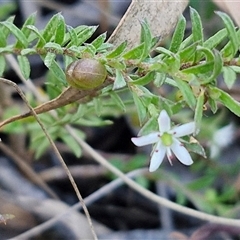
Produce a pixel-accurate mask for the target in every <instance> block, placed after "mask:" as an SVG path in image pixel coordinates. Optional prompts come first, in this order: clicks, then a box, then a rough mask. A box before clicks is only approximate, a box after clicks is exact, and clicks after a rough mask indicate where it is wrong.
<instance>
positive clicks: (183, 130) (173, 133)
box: [132, 110, 196, 172]
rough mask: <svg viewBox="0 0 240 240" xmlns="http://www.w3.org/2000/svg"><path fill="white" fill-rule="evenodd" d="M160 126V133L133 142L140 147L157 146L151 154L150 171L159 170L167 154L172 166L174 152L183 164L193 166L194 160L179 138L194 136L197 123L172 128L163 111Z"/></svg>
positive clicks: (136, 138) (135, 138)
mask: <svg viewBox="0 0 240 240" xmlns="http://www.w3.org/2000/svg"><path fill="white" fill-rule="evenodd" d="M158 126H159V131H158V132H153V133H150V134H148V135H146V136H142V137H134V138H132V142H133V143H134V144H135V145H136V146H138V147H141V146H145V145H149V144H155V145H154V148H153V151H152V153H151V160H150V166H149V171H150V172H153V171H156V170H157V169H158V167H159V166H160V164H161V163H162V161H163V159H164V156H165V154H167V158H168V160H169V162H170V164H171V165H172V159H173V154H172V152H173V153H174V155H175V156H176V157H177V158H178V160H179V161H180V162H181V163H183V164H185V165H191V164H192V163H193V160H192V158H191V156H190V154H189V153H188V151H187V149H186V148H185V147H184V146H183V144H182V143H181V142H180V141H179V139H178V138H180V137H183V136H186V135H189V134H192V133H193V132H194V131H195V127H196V126H195V123H194V122H190V123H186V124H183V125H181V126H175V127H173V128H171V120H170V118H169V116H168V114H167V112H166V111H165V110H162V111H161V112H160V114H159V117H158Z"/></svg>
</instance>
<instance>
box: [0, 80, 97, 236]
mask: <svg viewBox="0 0 240 240" xmlns="http://www.w3.org/2000/svg"><path fill="white" fill-rule="evenodd" d="M0 81H1V82H3V83H6V84H8V85H11V86H12V87H14V88H15V89H16V91H17V92H18V94H19V95H20V97H21V98H22V100H23V101H24V102H25V103H26V105H27V106H28V108H29V109H30V111H31V112H32V115H33V116H34V117H35V119H36V121H37V122H38V124H39V126H40V127H41V129H42V131H43V132H44V134H45V135H46V137H47V139H48V141H49V142H50V145H51V146H52V148H53V151H54V153H55V154H56V156H57V158H58V159H59V161H60V162H61V164H62V166H63V168H64V170H65V171H66V173H67V175H68V178H69V180H70V182H71V184H72V186H73V189H74V191H75V193H76V195H77V197H78V199H79V201H80V203H81V204H82V207H83V210H84V212H85V214H86V217H87V219H88V223H89V225H90V228H91V231H92V234H93V237H94V239H95V240H97V239H98V238H97V235H96V233H95V231H94V227H93V224H92V220H91V217H90V214H89V212H88V209H87V207H86V205H85V203H84V201H83V198H82V196H81V193H80V191H79V190H78V187H77V184H76V182H75V180H74V178H73V177H72V174H71V172H70V171H69V169H68V167H67V165H66V163H65V162H64V159H63V158H62V156H61V154H60V152H59V151H58V149H57V147H56V145H55V143H54V142H53V140H52V138H51V137H50V135H49V134H48V132H47V129H46V128H45V126H44V125H43V124H42V122H41V121H40V119H39V117H38V116H37V114H36V112H35V111H34V109H33V108H32V106H31V105H30V104H29V102H28V101H27V99H26V97H25V95H24V93H23V92H22V90H21V89H20V88H19V87H18V85H17V84H15V83H14V82H12V81H10V80H7V79H4V78H0Z"/></svg>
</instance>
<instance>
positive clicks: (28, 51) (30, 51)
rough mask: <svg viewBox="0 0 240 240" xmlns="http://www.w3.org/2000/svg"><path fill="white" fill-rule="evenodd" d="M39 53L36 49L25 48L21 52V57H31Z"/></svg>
mask: <svg viewBox="0 0 240 240" xmlns="http://www.w3.org/2000/svg"><path fill="white" fill-rule="evenodd" d="M36 53H37V51H36V49H34V48H25V49H23V50H22V51H21V55H30V54H36Z"/></svg>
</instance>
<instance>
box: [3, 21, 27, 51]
mask: <svg viewBox="0 0 240 240" xmlns="http://www.w3.org/2000/svg"><path fill="white" fill-rule="evenodd" d="M0 25H3V26H5V27H6V28H8V29H9V31H10V32H11V33H12V34H13V35H14V36H15V37H16V39H17V40H18V41H19V44H20V45H21V46H22V47H27V46H28V40H27V38H26V37H25V35H24V34H23V33H22V31H21V30H20V29H19V28H17V27H16V26H15V25H14V24H13V23H11V22H7V21H5V22H0Z"/></svg>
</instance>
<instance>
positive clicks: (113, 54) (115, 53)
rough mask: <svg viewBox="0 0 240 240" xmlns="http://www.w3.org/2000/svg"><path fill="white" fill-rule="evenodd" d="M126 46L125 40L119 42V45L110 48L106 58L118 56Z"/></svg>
mask: <svg viewBox="0 0 240 240" xmlns="http://www.w3.org/2000/svg"><path fill="white" fill-rule="evenodd" d="M126 47H127V41H125V42H123V43H121V44H120V45H119V46H117V47H116V48H115V49H114V50H112V51H111V52H110V53H109V54H108V55H107V56H106V58H116V57H118V56H120V55H121V54H122V53H123V52H124V50H125V49H126Z"/></svg>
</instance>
